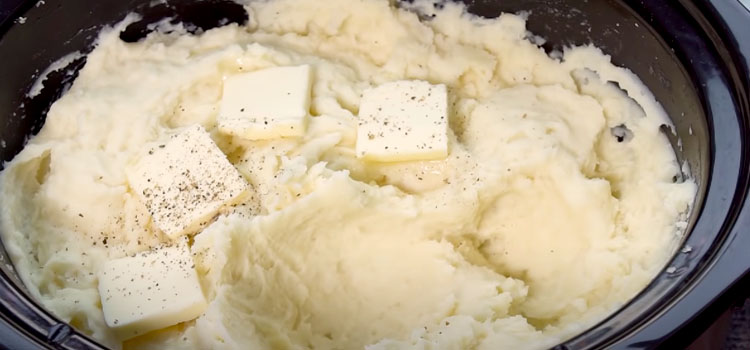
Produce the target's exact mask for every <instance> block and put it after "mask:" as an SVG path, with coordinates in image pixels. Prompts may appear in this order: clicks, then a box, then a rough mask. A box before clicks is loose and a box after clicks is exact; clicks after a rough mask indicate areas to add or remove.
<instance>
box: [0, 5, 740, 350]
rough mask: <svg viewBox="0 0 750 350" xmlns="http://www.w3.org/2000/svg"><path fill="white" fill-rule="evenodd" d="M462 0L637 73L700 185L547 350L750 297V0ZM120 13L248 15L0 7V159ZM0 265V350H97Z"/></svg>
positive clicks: (698, 321) (693, 324)
mask: <svg viewBox="0 0 750 350" xmlns="http://www.w3.org/2000/svg"><path fill="white" fill-rule="evenodd" d="M321 1H323V0H321ZM439 2H440V1H436V3H439ZM464 2H465V3H467V5H468V9H469V11H470V12H472V13H475V14H478V15H481V16H486V17H493V16H498V15H499V14H500V13H501V12H520V11H525V12H527V13H529V21H528V29H529V30H530V31H532V32H533V33H535V34H537V35H540V36H541V37H543V38H544V39H545V40H546V42H545V44H544V45H543V48H544V49H545V50H547V51H550V52H551V51H553V50H559V49H562V48H563V47H565V46H569V45H583V44H589V43H593V44H594V45H596V46H598V47H600V48H602V49H603V51H604V52H606V53H608V54H610V55H611V56H612V60H613V62H614V63H615V64H617V65H620V66H624V67H627V68H629V69H631V70H632V71H633V72H635V73H636V74H637V75H638V76H639V77H640V78H641V79H642V80H643V82H644V83H645V84H646V85H647V86H648V87H649V88H650V89H651V91H652V92H653V93H654V95H655V96H656V98H657V100H658V101H660V102H661V104H662V105H663V106H664V108H665V110H666V111H667V113H668V114H669V115H670V116H671V117H672V119H673V121H674V130H672V129H671V128H670V127H668V126H666V125H665V126H664V127H663V128H662V129H663V132H664V133H665V134H666V135H667V137H668V138H669V139H670V141H671V142H672V145H673V147H674V148H675V151H676V153H677V155H678V158H679V160H680V161H681V162H687V163H688V164H689V166H690V169H691V171H690V174H683V176H692V177H694V178H695V180H696V181H697V183H698V184H699V187H700V190H699V195H698V197H697V200H696V203H695V206H694V208H693V210H692V212H691V213H690V218H691V219H690V224H689V227H688V228H687V232H688V233H687V234H686V236H685V237H684V238H683V240H682V242H681V246H680V247H679V248H678V249H677V250H676V252H675V254H674V256H673V258H672V259H671V261H670V262H669V263H668V264H667V265H666V266H664V268H663V270H662V272H661V273H660V274H659V275H658V276H657V277H656V278H655V279H654V280H653V281H652V283H651V284H649V285H648V287H647V288H646V289H645V290H643V291H642V292H641V293H640V294H639V295H638V296H637V297H636V298H635V299H633V300H632V301H630V302H629V303H627V304H626V305H624V306H623V307H622V308H621V309H620V310H619V311H618V312H617V313H616V314H614V315H612V316H610V317H609V318H607V319H606V320H604V321H602V322H600V323H599V324H597V325H595V326H593V327H592V328H590V329H589V330H587V331H586V332H584V333H582V334H580V335H578V336H577V337H575V338H573V339H570V340H568V341H567V342H565V343H564V344H560V345H558V346H556V347H555V349H556V350H565V349H601V348H608V349H652V348H668V349H677V348H684V346H685V345H687V344H689V343H690V342H691V341H692V340H693V339H695V338H696V337H697V336H699V335H700V334H701V333H702V331H703V330H704V329H705V328H707V327H708V325H709V324H710V323H711V322H713V321H714V320H715V319H716V318H717V317H718V316H719V315H720V314H721V313H723V312H724V311H725V310H726V309H727V308H728V307H729V306H730V305H731V304H732V303H734V302H736V301H739V300H742V299H744V298H747V297H750V204H748V203H747V199H748V187H749V186H750V96H748V91H750V71H748V67H749V66H750V9H748V8H747V7H746V6H747V1H746V0H673V1H660V0H654V1H647V0H588V1H586V0H584V1H565V0H473V1H472V0H464ZM129 12H136V13H140V14H142V20H141V21H139V22H136V23H134V24H132V25H130V26H129V27H128V28H127V29H126V30H125V31H123V32H122V33H121V35H120V37H121V39H122V40H125V41H137V40H138V39H140V38H142V37H143V36H145V35H146V34H147V33H148V31H149V26H148V24H149V23H154V22H157V21H159V20H163V19H164V18H172V19H173V20H174V21H183V22H187V23H192V24H194V25H195V28H201V29H209V28H213V27H216V26H218V25H220V24H225V23H228V22H237V23H243V22H245V21H246V20H247V14H246V13H245V12H244V10H243V8H242V6H239V5H237V4H235V3H232V2H229V1H208V0H204V1H198V0H192V1H189V0H185V1H178V0H167V1H151V0H106V1H105V0H64V1H63V0H31V1H25V0H2V2H0V125H2V127H0V160H2V161H3V162H5V161H8V160H10V159H11V158H13V156H15V155H16V154H17V153H18V152H19V151H20V150H21V148H22V147H23V145H24V142H25V140H27V139H28V137H29V136H30V135H33V134H35V133H36V132H38V131H39V129H40V127H41V126H42V124H43V123H44V120H45V115H46V111H47V110H48V109H49V106H50V105H51V104H52V102H54V100H55V99H56V98H57V97H59V96H60V94H61V93H62V92H63V91H64V90H65V88H66V86H67V85H68V84H69V83H70V82H71V81H72V80H73V79H74V78H75V76H76V72H77V70H78V69H80V68H81V67H82V66H83V64H84V63H85V57H83V58H80V59H76V60H74V61H72V62H70V64H68V65H67V66H66V67H65V68H63V69H60V70H59V71H54V72H51V73H50V74H49V75H48V76H47V79H46V80H45V83H44V86H43V89H42V90H41V92H40V93H38V94H34V97H29V96H30V94H28V91H29V90H30V89H31V87H32V86H33V84H34V82H35V80H36V78H37V77H38V76H39V75H40V74H42V73H43V72H44V71H45V69H46V68H47V67H48V66H49V65H50V64H51V63H53V62H54V61H55V60H57V59H59V58H60V57H62V56H64V55H66V54H68V53H71V52H74V51H80V52H82V53H86V52H88V51H90V50H91V45H92V43H93V41H94V40H95V38H96V34H97V32H98V31H99V30H100V29H101V28H102V27H103V26H105V25H108V24H113V23H115V22H117V21H119V20H121V19H122V18H123V17H124V16H125V15H126V14H127V13H129ZM674 180H675V181H681V180H682V179H680V178H679V177H676V178H675V179H674ZM0 210H2V208H0ZM0 262H2V264H0V348H8V349H29V348H40V349H104V347H103V346H102V345H100V344H98V343H97V342H96V341H95V340H92V339H91V338H89V337H87V336H86V335H83V334H81V333H79V332H77V331H76V330H75V329H73V328H72V327H70V326H68V325H66V324H65V323H64V322H61V321H60V320H58V319H56V318H55V317H54V316H53V315H51V314H50V313H49V312H47V311H46V310H45V309H44V308H43V307H42V306H41V305H40V304H39V303H37V302H35V301H34V300H32V299H31V298H30V296H29V295H28V294H27V293H26V291H25V288H24V286H23V284H22V283H21V282H20V280H19V279H18V277H17V276H16V275H15V273H14V271H13V266H12V264H11V262H10V261H9V260H8V257H7V255H6V253H5V250H4V249H2V247H0Z"/></svg>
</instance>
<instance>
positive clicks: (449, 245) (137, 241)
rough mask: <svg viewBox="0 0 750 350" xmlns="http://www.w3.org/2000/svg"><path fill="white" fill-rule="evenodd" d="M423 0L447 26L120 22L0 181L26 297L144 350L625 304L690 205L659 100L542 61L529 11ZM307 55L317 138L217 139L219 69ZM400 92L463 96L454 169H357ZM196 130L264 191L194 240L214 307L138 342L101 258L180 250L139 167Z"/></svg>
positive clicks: (603, 60)
mask: <svg viewBox="0 0 750 350" xmlns="http://www.w3.org/2000/svg"><path fill="white" fill-rule="evenodd" d="M413 6H416V7H420V10H421V11H423V12H424V11H427V12H430V11H437V12H434V15H435V16H434V17H433V16H427V17H433V18H432V19H430V20H427V21H420V20H419V19H418V16H417V15H416V14H415V13H414V12H411V11H406V10H403V9H396V8H394V7H392V6H389V4H388V2H387V1H375V0H326V1H317V0H295V1H292V0H274V1H257V2H251V3H250V4H249V5H247V9H248V12H249V14H250V20H249V23H248V24H247V25H246V26H244V27H240V26H236V25H228V26H225V27H222V28H217V29H213V30H210V31H208V32H205V33H203V34H200V35H190V34H186V33H185V32H184V31H181V30H176V31H173V32H171V33H167V34H165V33H153V34H151V35H149V36H148V37H147V38H146V39H145V40H143V41H141V42H138V43H125V42H122V41H120V39H119V37H118V32H119V31H120V30H122V28H123V27H124V26H125V25H126V24H127V21H126V22H123V23H121V24H120V25H118V26H116V27H115V28H113V29H110V30H106V31H104V32H103V33H102V34H101V37H100V38H99V42H98V46H97V48H96V49H95V50H94V51H93V52H92V53H91V54H90V55H88V59H87V62H86V65H85V67H84V68H83V70H81V72H80V75H79V77H78V78H77V80H76V81H75V83H74V84H73V85H72V87H71V88H70V90H69V91H68V92H67V93H66V94H64V96H62V97H61V98H60V99H59V100H58V101H57V102H56V103H55V104H54V105H53V106H52V108H51V110H50V111H49V113H48V116H47V121H46V124H45V125H44V127H43V129H42V130H41V132H40V133H39V134H38V135H37V136H36V137H34V138H32V139H31V140H30V141H29V143H28V145H27V146H26V148H25V149H24V150H23V151H22V152H21V153H20V154H19V155H18V156H16V158H15V159H14V160H13V161H11V162H9V163H8V164H6V166H5V170H4V171H3V172H2V175H1V176H0V186H1V187H0V189H1V193H0V208H2V213H1V214H2V216H1V217H0V221H1V223H2V238H3V242H4V244H5V247H6V249H7V250H8V253H9V254H10V255H11V257H12V259H13V262H14V264H15V267H16V269H17V271H18V273H19V275H20V277H21V278H22V279H23V281H24V283H25V284H26V286H27V287H28V289H29V291H30V293H31V294H32V295H33V296H34V297H35V298H37V299H38V300H40V301H41V302H42V303H43V304H44V305H45V306H46V307H47V308H48V309H49V310H51V311H52V312H53V313H54V314H55V315H57V316H58V317H60V318H61V319H63V320H65V321H67V322H69V323H70V324H72V325H73V326H75V327H77V328H78V329H80V330H82V331H84V332H86V333H88V334H91V335H92V336H93V337H95V338H96V339H98V340H100V341H102V342H103V343H104V344H107V345H108V346H111V347H113V348H120V347H124V348H132V349H209V348H211V349H363V348H366V349H370V350H375V349H522V348H529V349H538V348H543V347H547V346H551V345H554V344H555V343H557V342H559V341H561V340H564V339H565V338H567V337H570V336H572V335H574V334H575V333H578V332H581V331H583V330H585V329H586V327H588V326H590V325H592V324H593V322H596V321H598V320H601V319H602V318H603V317H605V316H606V315H608V314H609V313H611V312H613V311H614V310H615V309H616V308H617V307H619V306H621V305H622V304H623V303H624V302H626V301H627V300H629V299H630V298H632V297H633V296H634V295H635V294H636V293H637V292H638V291H639V290H641V289H642V288H643V287H644V286H645V285H646V284H647V283H648V282H649V281H650V279H651V278H652V277H653V276H654V275H655V274H656V272H657V271H658V270H659V269H661V268H662V267H663V266H664V264H665V262H666V259H667V258H668V257H669V256H670V254H671V253H672V248H673V247H674V245H675V242H676V240H677V238H679V234H680V233H681V228H684V227H685V226H684V224H685V223H684V219H685V217H684V216H685V212H686V210H687V209H688V208H689V206H690V204H691V203H692V200H693V197H694V194H695V191H696V185H695V184H694V183H693V182H690V181H686V182H681V183H676V182H675V181H674V180H673V178H674V177H675V175H676V174H680V167H679V165H678V164H677V162H676V160H675V156H674V154H673V153H672V149H671V148H670V145H669V143H668V141H667V139H666V138H665V137H664V136H663V135H662V134H661V132H660V130H659V129H660V126H661V125H662V124H669V121H668V119H667V118H666V116H665V114H664V112H663V111H662V109H661V107H660V106H659V105H658V104H657V103H656V102H655V101H654V99H653V97H652V95H651V94H650V93H649V92H648V91H647V90H646V89H645V88H644V87H643V86H642V85H641V84H640V82H639V81H638V79H637V78H636V77H635V76H633V75H632V74H631V73H629V72H628V71H627V70H624V69H622V68H617V67H615V66H613V65H612V64H611V63H610V62H609V58H608V57H607V56H606V55H604V54H602V53H601V52H600V51H599V50H598V49H596V48H594V47H578V48H571V49H569V50H567V51H566V52H564V53H563V56H562V57H563V58H562V59H553V58H550V57H548V56H547V55H546V54H545V53H544V51H543V50H542V49H540V48H539V47H537V46H536V45H535V44H533V43H531V42H529V41H528V40H527V39H526V38H527V37H528V35H529V34H528V33H527V31H526V30H525V20H524V18H523V17H520V16H516V15H510V14H505V15H502V16H500V17H499V18H497V19H492V20H489V19H481V18H477V17H473V16H469V15H466V14H465V13H463V8H462V7H460V6H458V5H447V6H445V8H443V9H441V10H434V9H433V8H432V5H431V3H430V4H429V5H420V3H417V5H413ZM428 14H431V13H428ZM178 29H179V28H178ZM301 64H307V65H310V66H311V67H312V69H313V77H314V83H313V87H312V100H311V107H310V113H311V115H312V118H311V120H310V122H309V125H308V130H307V133H306V134H305V135H304V136H303V137H300V138H283V139H282V138H279V139H273V140H266V141H247V140H243V139H241V138H238V137H231V136H228V135H226V134H223V133H221V132H220V131H219V130H217V128H216V124H217V123H216V119H217V113H218V105H219V102H220V99H221V92H222V80H223V79H224V78H225V77H227V76H229V75H232V74H237V73H239V72H247V71H254V70H258V69H262V68H267V67H274V66H290V65H301ZM404 79H407V80H408V79H418V80H426V81H429V82H432V83H434V84H438V83H442V84H445V85H446V86H447V87H448V94H449V99H450V100H449V110H450V127H451V131H450V132H449V147H450V151H449V155H448V157H447V158H446V159H443V160H435V161H414V162H401V163H375V162H364V161H361V160H359V159H358V158H357V157H356V155H355V151H354V146H355V143H356V134H357V131H356V130H357V112H358V107H359V104H360V99H361V94H362V93H363V91H364V90H366V89H368V88H371V87H374V86H377V85H379V84H382V83H385V82H389V81H394V80H404ZM610 81H616V82H617V83H618V84H619V86H620V87H622V88H623V89H624V90H626V91H627V92H628V94H626V93H625V92H623V90H621V89H619V88H618V87H617V86H616V85H615V84H612V83H610ZM248 93H252V92H248ZM195 124H199V125H202V126H203V127H205V128H206V129H207V130H209V131H210V132H211V133H212V138H213V140H214V141H215V142H216V143H217V144H218V145H219V147H220V148H221V150H222V151H223V152H224V153H225V154H226V155H227V156H228V158H229V160H230V161H231V162H232V163H233V164H234V165H235V167H236V168H237V169H238V170H239V171H240V173H241V174H242V175H243V176H244V177H245V179H246V180H247V181H248V182H249V183H250V184H251V185H252V187H253V190H252V193H253V195H252V196H251V197H250V198H249V199H248V200H247V201H246V202H245V203H242V205H239V206H237V207H236V208H235V209H234V210H233V211H232V212H228V213H225V214H224V215H221V216H219V217H218V218H217V219H216V221H215V222H213V223H212V224H211V225H209V226H208V227H207V228H205V229H204V230H203V231H202V232H200V233H199V234H197V235H196V236H194V237H193V239H192V240H191V251H192V254H193V256H194V260H195V263H196V269H197V271H198V275H199V278H200V283H201V286H202V289H203V293H204V295H205V297H206V299H207V301H208V303H209V306H208V309H207V311H206V312H205V313H204V314H203V315H202V316H200V317H199V318H197V319H196V320H193V321H190V322H186V323H182V324H180V325H177V326H174V327H170V328H167V329H163V330H160V331H156V332H152V333H149V334H146V335H144V336H141V337H138V338H135V339H131V340H128V341H126V342H124V343H123V342H122V340H121V339H119V338H117V336H116V335H115V333H114V332H112V331H111V330H110V329H109V328H108V327H107V326H106V324H105V323H104V320H103V315H102V310H101V303H100V297H99V295H98V292H97V283H98V282H97V277H96V276H97V273H98V272H99V271H98V268H100V266H102V264H103V263H104V262H105V261H108V260H110V259H115V258H119V257H123V256H126V255H129V254H134V253H136V252H142V251H147V250H149V249H151V248H153V247H155V246H158V245H159V244H161V243H163V242H168V241H169V238H168V237H166V235H164V234H163V233H162V232H160V231H159V230H158V229H157V228H156V226H155V225H154V223H153V222H152V220H151V218H150V216H149V214H148V212H147V211H146V209H145V207H144V205H143V204H142V203H141V202H140V201H139V200H138V197H137V196H136V195H135V194H134V193H133V191H132V189H131V187H130V186H129V183H128V181H127V178H126V175H125V169H126V168H127V167H128V166H130V165H131V164H133V163H134V162H136V161H137V160H138V159H137V158H138V155H139V154H141V152H142V150H143V149H144V148H146V147H149V146H152V145H155V144H157V143H159V142H163V141H164V140H167V139H169V138H170V136H171V135H174V134H175V133H177V132H178V131H179V130H182V129H184V128H186V127H189V126H192V125H195Z"/></svg>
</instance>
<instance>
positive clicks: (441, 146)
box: [356, 81, 448, 162]
mask: <svg viewBox="0 0 750 350" xmlns="http://www.w3.org/2000/svg"><path fill="white" fill-rule="evenodd" d="M356 153H357V157H359V158H362V159H365V160H372V161H380V162H398V161H409V160H433V159H440V158H445V157H447V155H448V96H447V92H446V88H445V85H431V84H430V83H428V82H424V81H396V82H391V83H386V84H383V85H380V86H378V87H376V88H373V89H369V90H367V91H365V92H364V94H363V96H362V102H361V104H360V107H359V127H358V129H357V145H356Z"/></svg>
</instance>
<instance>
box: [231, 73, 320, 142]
mask: <svg viewBox="0 0 750 350" xmlns="http://www.w3.org/2000/svg"><path fill="white" fill-rule="evenodd" d="M311 80H312V79H311V76H310V66H308V65H303V66H296V67H274V68H268V69H264V70H260V71H255V72H250V73H244V74H237V75H232V76H230V77H227V78H226V80H225V81H224V93H223V96H222V98H221V109H220V111H219V117H218V123H219V129H220V130H221V131H222V132H224V133H227V134H230V135H235V136H239V137H243V138H246V139H249V140H266V139H272V138H279V137H295V136H302V135H304V133H305V128H306V127H307V118H308V114H309V109H310V84H311Z"/></svg>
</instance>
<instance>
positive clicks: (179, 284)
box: [99, 241, 207, 339]
mask: <svg viewBox="0 0 750 350" xmlns="http://www.w3.org/2000/svg"><path fill="white" fill-rule="evenodd" d="M99 296H100V297H101V301H102V310H103V312H104V320H105V322H106V323H107V326H109V327H110V328H112V329H114V330H115V332H116V333H117V335H118V336H120V337H121V338H122V339H129V338H132V337H135V336H138V335H141V334H144V333H148V332H150V331H154V330H157V329H162V328H165V327H169V326H172V325H175V324H178V323H181V322H185V321H189V320H192V319H194V318H196V317H198V316H200V315H201V314H203V312H204V311H205V310H206V307H207V303H206V299H205V297H204V296H203V292H202V291H201V286H200V282H199V281H198V275H197V274H196V272H195V265H194V262H193V257H192V256H191V254H190V250H189V248H188V247H187V244H186V243H185V242H184V241H183V242H180V243H179V244H176V245H173V246H164V247H160V248H156V249H155V250H152V251H147V252H143V253H139V254H136V255H135V256H128V257H124V258H120V259H115V260H110V261H107V262H106V263H104V266H103V267H102V269H101V270H100V271H99Z"/></svg>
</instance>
